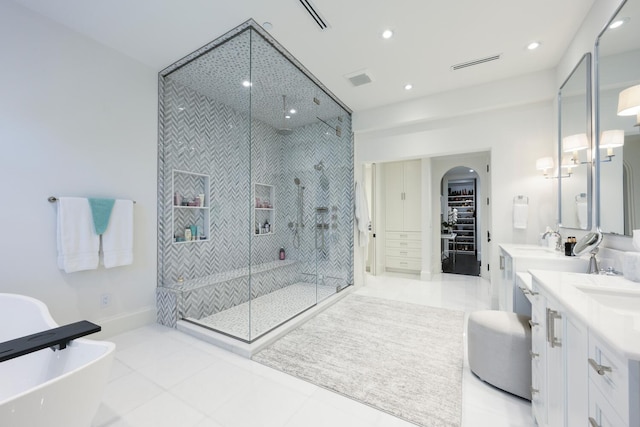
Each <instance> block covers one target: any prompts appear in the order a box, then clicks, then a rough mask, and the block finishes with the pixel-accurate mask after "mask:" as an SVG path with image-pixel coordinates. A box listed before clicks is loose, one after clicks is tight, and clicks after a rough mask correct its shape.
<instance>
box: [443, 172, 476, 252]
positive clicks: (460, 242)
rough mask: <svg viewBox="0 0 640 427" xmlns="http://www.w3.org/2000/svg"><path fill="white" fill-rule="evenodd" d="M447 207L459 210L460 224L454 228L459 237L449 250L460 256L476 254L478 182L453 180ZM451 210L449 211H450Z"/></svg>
mask: <svg viewBox="0 0 640 427" xmlns="http://www.w3.org/2000/svg"><path fill="white" fill-rule="evenodd" d="M447 206H448V208H451V209H454V208H455V209H458V222H457V223H456V224H455V225H454V226H453V232H454V233H456V235H457V237H456V239H455V241H449V243H448V244H449V250H455V251H456V252H457V253H459V254H474V255H475V254H476V252H477V247H476V235H477V225H476V180H475V179H465V180H452V181H449V183H448V194H447ZM448 210H449V209H447V211H448Z"/></svg>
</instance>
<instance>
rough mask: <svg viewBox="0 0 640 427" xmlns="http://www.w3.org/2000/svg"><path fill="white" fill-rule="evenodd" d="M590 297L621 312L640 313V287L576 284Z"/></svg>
mask: <svg viewBox="0 0 640 427" xmlns="http://www.w3.org/2000/svg"><path fill="white" fill-rule="evenodd" d="M576 288H578V289H579V290H580V291H582V292H584V293H586V294H587V295H588V296H589V297H590V298H592V299H593V300H594V301H596V302H597V303H598V304H601V305H603V306H605V307H608V308H610V309H612V310H614V311H617V312H619V313H621V314H625V313H626V314H638V313H640V287H639V288H638V289H629V288H624V289H622V288H617V289H616V288H612V287H599V286H576Z"/></svg>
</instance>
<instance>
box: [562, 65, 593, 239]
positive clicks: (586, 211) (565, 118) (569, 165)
mask: <svg viewBox="0 0 640 427" xmlns="http://www.w3.org/2000/svg"><path fill="white" fill-rule="evenodd" d="M558 114H559V122H558V159H559V162H558V163H559V164H560V166H559V167H560V171H559V174H558V176H559V177H560V179H558V194H559V196H558V197H559V204H558V207H559V213H558V217H559V218H560V226H561V227H564V228H575V229H581V230H589V229H590V228H591V164H592V163H591V54H590V53H586V54H585V55H584V56H583V57H582V58H581V59H580V62H578V64H577V65H576V67H575V68H574V69H573V71H572V72H571V74H570V75H569V77H568V78H567V80H565V82H564V83H563V84H562V86H561V87H560V91H559V92H558Z"/></svg>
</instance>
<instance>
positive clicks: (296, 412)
mask: <svg viewBox="0 0 640 427" xmlns="http://www.w3.org/2000/svg"><path fill="white" fill-rule="evenodd" d="M356 293H359V294H363V295H370V296H376V297H381V298H388V299H393V300H398V301H406V302H411V303H415V304H424V305H432V306H438V307H445V308H451V309H457V310H464V311H465V312H467V313H469V312H471V311H474V310H478V309H485V308H488V307H489V284H488V282H486V281H484V280H482V279H480V278H478V277H469V276H460V275H447V274H444V275H441V276H438V277H436V278H435V279H434V280H433V281H430V282H423V281H419V280H416V279H414V278H412V277H410V276H401V275H395V276H393V277H392V276H377V277H372V276H368V277H367V285H366V286H364V287H361V288H359V289H357V290H356ZM112 341H114V342H115V343H116V345H117V351H116V357H115V360H114V364H113V368H112V373H111V378H110V380H109V383H108V385H107V387H106V390H105V394H104V399H103V401H102V405H101V406H100V409H99V410H98V413H97V415H96V418H95V420H94V422H93V426H100V427H102V426H110V427H146V426H150V427H151V426H152V427H164V426H171V427H278V426H281V427H300V426H304V427H318V426H327V427H328V426H331V427H336V426H337V427H341V426H349V427H359V426H362V427H365V426H366V427H383V426H384V427H409V426H413V424H410V423H407V422H405V421H402V420H399V419H397V418H395V417H392V416H390V415H388V414H386V413H383V412H380V411H377V410H375V409H373V408H370V407H368V406H366V405H363V404H360V403H358V402H355V401H353V400H351V399H348V398H345V397H342V396H340V395H338V394H335V393H332V392H329V391H327V390H324V389H322V388H319V387H317V386H315V385H313V384H310V383H307V382H304V381H301V380H298V379H296V378H293V377H291V376H288V375H286V374H283V373H281V372H278V371H275V370H273V369H270V368H267V367H265V366H263V365H260V364H258V363H255V362H253V361H251V360H248V359H244V358H242V357H240V356H237V355H235V354H233V353H229V352H226V351H224V350H221V349H219V348H217V347H214V346H212V345H210V344H207V343H204V342H202V341H199V340H197V339H195V338H192V337H190V336H188V335H185V334H183V333H181V332H178V331H176V330H173V329H169V328H166V327H163V326H159V325H150V326H146V327H143V328H140V329H136V330H133V331H130V332H127V333H124V334H121V335H118V336H116V337H113V339H112ZM462 394H463V395H462V400H463V402H462V407H463V413H462V425H463V426H465V427H469V426H471V427H482V426H492V427H507V426H508V427H532V426H533V425H534V424H533V422H532V420H531V415H530V412H531V409H530V404H529V402H528V401H525V400H522V399H520V398H517V397H514V396H511V395H509V394H507V393H504V392H501V391H499V390H497V389H495V388H493V387H491V386H489V385H487V384H486V383H483V382H482V381H480V380H479V379H477V378H476V377H475V376H474V375H473V374H472V373H471V372H470V371H469V368H468V364H467V361H466V358H465V367H464V373H463V391H462Z"/></svg>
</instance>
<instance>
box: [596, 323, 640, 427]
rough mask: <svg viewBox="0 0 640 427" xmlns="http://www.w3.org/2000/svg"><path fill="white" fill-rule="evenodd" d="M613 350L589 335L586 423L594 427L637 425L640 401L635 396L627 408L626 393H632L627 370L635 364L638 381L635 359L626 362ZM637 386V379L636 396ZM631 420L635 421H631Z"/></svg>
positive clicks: (631, 384) (628, 394) (597, 338)
mask: <svg viewBox="0 0 640 427" xmlns="http://www.w3.org/2000/svg"><path fill="white" fill-rule="evenodd" d="M616 353H617V352H616V351H615V350H613V349H612V348H611V347H610V346H608V345H606V344H604V343H603V341H602V340H601V339H600V338H599V337H597V336H596V335H595V334H594V333H590V334H589V359H588V364H589V422H590V423H591V425H592V426H594V427H596V426H601V427H604V426H615V427H618V426H628V425H634V426H637V425H640V418H639V417H638V410H640V409H639V408H638V406H639V405H640V401H638V399H636V406H635V408H630V407H629V405H630V402H629V396H630V395H633V393H634V390H633V389H631V388H630V386H631V387H633V382H632V380H631V378H633V375H631V376H630V375H629V370H630V369H632V370H633V369H634V365H635V368H636V375H635V378H636V380H637V378H638V375H637V367H638V362H635V363H634V362H628V361H627V360H625V359H624V358H621V357H620V355H619V354H616ZM639 387H640V386H638V384H637V382H636V385H635V394H636V396H638V393H639V392H640V390H639V389H638V388H639ZM630 411H634V412H635V414H632V413H630ZM630 419H635V421H634V422H635V423H634V424H631V423H630Z"/></svg>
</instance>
